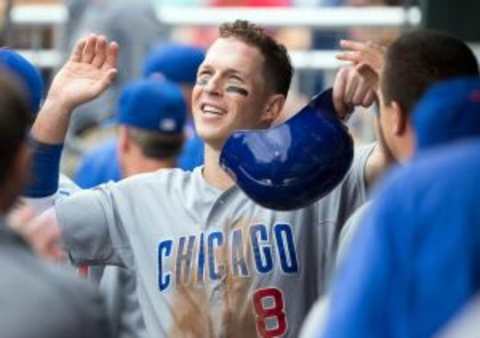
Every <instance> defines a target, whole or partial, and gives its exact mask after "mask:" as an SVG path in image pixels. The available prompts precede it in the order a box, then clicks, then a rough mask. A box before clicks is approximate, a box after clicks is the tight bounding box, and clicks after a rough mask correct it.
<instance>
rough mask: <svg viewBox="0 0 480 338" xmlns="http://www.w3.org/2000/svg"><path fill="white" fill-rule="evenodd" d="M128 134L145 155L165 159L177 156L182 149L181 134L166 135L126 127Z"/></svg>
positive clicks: (182, 139) (182, 137)
mask: <svg viewBox="0 0 480 338" xmlns="http://www.w3.org/2000/svg"><path fill="white" fill-rule="evenodd" d="M128 136H129V137H130V138H131V139H132V140H133V142H135V143H136V144H137V145H138V146H139V147H140V149H141V150H142V153H143V155H144V156H145V157H149V158H153V159H158V160H167V159H173V158H175V157H177V156H178V155H179V154H180V152H181V151H182V147H183V143H184V139H185V138H184V136H183V134H173V135H166V134H163V133H162V134H161V133H156V132H152V131H146V130H143V129H138V128H133V127H128Z"/></svg>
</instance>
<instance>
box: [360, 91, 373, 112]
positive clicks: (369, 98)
mask: <svg viewBox="0 0 480 338" xmlns="http://www.w3.org/2000/svg"><path fill="white" fill-rule="evenodd" d="M376 97H377V95H376V93H375V91H374V90H373V89H370V90H369V91H368V92H367V94H366V95H365V96H364V98H363V101H362V104H361V105H362V106H363V107H365V108H368V107H370V106H371V105H372V104H373V103H374V102H375V99H376Z"/></svg>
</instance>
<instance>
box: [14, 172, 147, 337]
mask: <svg viewBox="0 0 480 338" xmlns="http://www.w3.org/2000/svg"><path fill="white" fill-rule="evenodd" d="M58 185H59V187H58V190H57V192H56V193H55V194H54V195H52V196H47V197H42V198H25V197H24V198H23V201H24V202H25V203H26V204H27V205H29V206H30V207H31V208H33V210H35V213H36V214H41V213H42V212H43V211H45V210H46V209H48V208H50V207H51V206H52V205H53V203H54V201H55V200H59V199H62V198H65V197H67V196H70V195H72V194H74V193H76V192H78V191H81V189H80V187H79V186H78V185H76V184H75V183H74V182H73V181H72V180H71V179H70V178H68V177H67V176H65V175H63V174H60V178H59V182H58ZM65 268H66V269H68V268H72V267H71V266H70V265H65ZM88 278H89V279H90V280H91V281H92V282H94V283H95V284H97V285H98V286H99V290H100V292H101V294H102V295H103V296H104V299H105V304H106V309H107V314H108V317H109V323H110V332H111V334H112V336H113V337H116V338H145V337H146V329H145V324H144V322H143V317H142V314H141V311H140V306H139V304H138V299H137V295H136V279H135V276H134V274H133V272H132V271H130V270H129V269H125V268H119V267H117V266H106V267H105V266H94V267H91V268H90V269H89V273H88Z"/></svg>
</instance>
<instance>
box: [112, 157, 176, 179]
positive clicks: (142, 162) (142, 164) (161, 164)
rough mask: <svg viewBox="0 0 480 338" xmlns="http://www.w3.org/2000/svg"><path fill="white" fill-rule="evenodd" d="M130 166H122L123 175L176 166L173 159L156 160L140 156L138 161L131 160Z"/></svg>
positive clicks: (127, 175)
mask: <svg viewBox="0 0 480 338" xmlns="http://www.w3.org/2000/svg"><path fill="white" fill-rule="evenodd" d="M131 163H132V164H131V165H130V166H125V167H124V168H122V175H123V177H129V176H132V175H137V174H142V173H148V172H153V171H157V170H160V169H170V168H175V167H176V166H177V162H176V160H175V159H164V160H157V159H153V158H145V157H143V158H141V159H139V160H138V161H132V162H131Z"/></svg>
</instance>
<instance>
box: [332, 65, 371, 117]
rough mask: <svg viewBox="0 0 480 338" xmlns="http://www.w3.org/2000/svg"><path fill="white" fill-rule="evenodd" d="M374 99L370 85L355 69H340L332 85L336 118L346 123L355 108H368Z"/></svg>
mask: <svg viewBox="0 0 480 338" xmlns="http://www.w3.org/2000/svg"><path fill="white" fill-rule="evenodd" d="M375 98H376V93H375V90H374V88H373V87H372V84H371V83H370V81H369V80H367V79H366V78H365V77H364V76H363V75H362V74H360V72H359V71H358V70H357V69H356V68H355V67H344V68H340V70H339V71H338V73H337V75H336V77H335V82H334V84H333V105H334V107H335V111H336V113H337V116H338V118H340V119H341V120H344V121H346V120H347V119H348V118H349V117H350V115H351V113H352V112H353V109H354V107H355V106H362V107H365V108H367V107H370V106H371V105H372V104H373V102H374V101H375Z"/></svg>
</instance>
